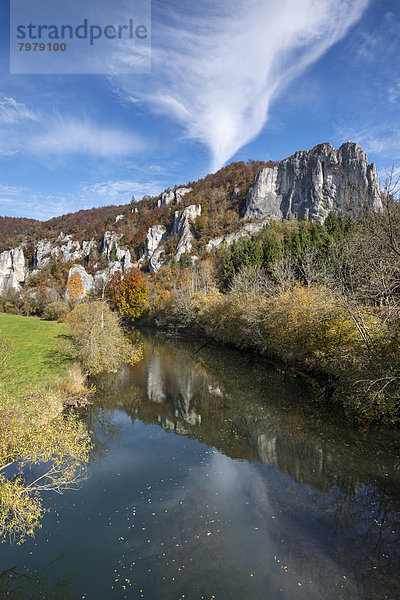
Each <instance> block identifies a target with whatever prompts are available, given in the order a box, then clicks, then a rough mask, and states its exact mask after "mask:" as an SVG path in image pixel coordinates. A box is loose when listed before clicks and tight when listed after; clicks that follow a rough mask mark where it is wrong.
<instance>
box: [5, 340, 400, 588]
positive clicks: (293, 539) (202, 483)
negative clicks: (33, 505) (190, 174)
mask: <svg viewBox="0 0 400 600" xmlns="http://www.w3.org/2000/svg"><path fill="white" fill-rule="evenodd" d="M96 385H97V393H96V396H95V398H94V403H93V405H92V406H90V407H89V408H88V409H85V410H84V411H82V419H85V421H86V422H87V423H88V425H89V427H90V428H91V430H92V431H93V439H94V449H93V452H92V458H91V461H90V463H89V465H88V478H87V480H86V482H85V484H84V485H83V487H82V488H81V489H80V490H78V491H70V492H65V493H64V495H62V496H58V495H56V494H54V495H50V496H47V497H45V499H44V504H45V506H46V507H47V508H48V509H49V511H48V512H47V513H46V515H45V517H44V519H43V526H42V528H41V529H40V530H39V531H38V532H37V534H36V536H35V538H34V539H33V540H28V541H27V542H26V543H25V544H23V545H22V546H10V545H9V544H8V543H4V544H2V545H1V546H0V598H1V600H3V599H10V598H11V599H13V600H14V599H15V600H33V599H35V600H36V599H45V600H69V599H73V600H78V599H86V600H113V599H115V600H122V599H124V598H129V599H136V598H137V599H140V598H145V599H154V600H164V599H165V600H172V599H174V600H175V599H176V600H179V599H185V600H195V599H196V600H197V599H198V600H201V599H206V600H211V599H217V600H228V599H229V600H236V599H240V600H275V599H282V600H301V599H304V600H305V599H307V600H314V599H315V600H317V599H318V600H320V599H321V600H347V599H349V600H350V599H351V600H384V599H390V600H398V598H400V530H399V513H400V458H399V448H400V434H399V432H396V431H391V430H369V431H359V430H356V429H354V428H351V427H349V426H345V425H341V424H339V423H338V419H337V418H336V419H335V420H333V418H332V417H331V416H330V415H329V411H328V407H326V406H325V407H323V410H321V406H320V405H321V401H320V399H319V398H317V391H316V390H315V389H314V388H313V386H312V384H311V382H309V381H307V380H305V379H302V378H300V377H293V376H292V375H290V374H288V373H285V372H284V371H282V370H279V369H277V368H276V367H274V366H273V365H271V364H269V363H268V362H267V361H264V360H262V359H260V358H257V357H256V356H254V355H252V354H250V353H249V354H248V353H241V352H238V351H235V350H229V349H221V348H214V347H208V346H202V345H201V344H200V343H199V344H195V343H187V342H182V341H166V340H165V339H162V338H157V337H153V336H148V335H147V336H145V348H144V360H143V361H142V362H141V363H140V364H137V365H135V366H134V367H129V368H128V367H126V368H123V369H122V370H121V371H120V372H118V373H117V374H114V375H108V376H104V377H101V378H99V380H98V381H97V382H96Z"/></svg>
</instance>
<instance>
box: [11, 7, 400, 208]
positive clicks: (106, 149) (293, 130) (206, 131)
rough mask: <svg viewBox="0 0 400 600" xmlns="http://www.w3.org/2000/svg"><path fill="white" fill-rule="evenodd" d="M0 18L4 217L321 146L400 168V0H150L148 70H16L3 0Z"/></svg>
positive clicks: (96, 201)
mask: <svg viewBox="0 0 400 600" xmlns="http://www.w3.org/2000/svg"><path fill="white" fill-rule="evenodd" d="M71 1H72V0H71ZM130 1H131V0H125V5H126V8H127V10H128V11H129V2H130ZM11 2H13V0H11ZM94 2H95V0H90V2H88V0H82V1H81V2H80V4H81V5H85V3H86V4H87V5H90V6H91V5H92V4H93V3H94ZM0 23H1V28H2V32H1V33H2V35H1V37H0V40H1V41H0V48H1V52H0V73H1V84H0V215H8V216H25V217H33V218H38V219H46V218H50V217H52V216H55V215H60V214H64V213H66V212H71V211H75V210H79V209H81V208H89V207H93V206H101V205H106V204H120V203H127V202H129V201H130V198H131V196H132V194H134V195H135V197H136V198H137V199H140V198H141V197H142V196H143V195H145V194H157V193H159V192H160V191H162V190H163V189H164V188H166V187H168V186H171V187H173V186H174V185H175V184H184V183H186V182H187V181H189V180H195V179H198V178H199V177H202V176H204V175H205V174H206V173H209V172H211V171H214V170H216V169H217V168H219V167H221V166H222V165H223V164H225V163H226V162H230V161H231V160H247V159H249V158H254V159H263V160H269V159H273V160H279V159H282V158H285V157H286V156H289V155H290V154H293V153H294V152H295V151H297V150H302V149H308V148H311V147H313V146H315V145H316V144H319V143H321V142H326V141H328V142H331V143H332V144H333V145H334V146H335V147H339V146H340V145H341V144H342V143H343V142H345V141H355V142H357V143H358V144H359V145H360V146H361V147H362V148H364V149H365V151H366V152H367V154H368V159H369V161H370V162H375V164H376V165H377V168H378V171H379V172H380V173H382V174H383V173H384V171H385V170H386V169H388V168H390V167H391V165H392V163H394V164H395V166H396V167H397V168H399V167H400V119H399V117H400V115H399V101H400V68H399V64H400V60H399V57H400V2H399V1H398V0H370V1H368V0H280V1H279V2H276V0H235V2H233V1H232V0H220V2H219V3H218V6H217V7H216V5H215V3H213V2H211V1H210V0H202V1H201V2H198V0H196V1H195V0H187V1H185V0H153V2H152V72H151V74H144V75H134V74H133V75H105V76H103V75H10V63H9V5H8V3H7V2H4V1H2V4H1V19H0ZM127 52H128V50H127Z"/></svg>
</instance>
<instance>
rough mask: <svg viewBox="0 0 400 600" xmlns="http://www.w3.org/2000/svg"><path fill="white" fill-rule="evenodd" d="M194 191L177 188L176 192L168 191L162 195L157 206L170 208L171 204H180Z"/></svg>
mask: <svg viewBox="0 0 400 600" xmlns="http://www.w3.org/2000/svg"><path fill="white" fill-rule="evenodd" d="M191 191H192V188H177V189H176V190H175V192H173V191H172V190H168V191H166V192H163V193H162V194H161V197H160V198H159V200H158V201H157V206H158V208H160V207H161V206H169V205H170V204H178V203H179V202H180V201H181V200H182V198H183V197H184V196H185V195H186V194H188V193H189V192H191Z"/></svg>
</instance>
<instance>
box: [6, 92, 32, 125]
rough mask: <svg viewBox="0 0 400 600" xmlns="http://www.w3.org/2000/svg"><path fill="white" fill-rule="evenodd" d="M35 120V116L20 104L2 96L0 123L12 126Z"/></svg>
mask: <svg viewBox="0 0 400 600" xmlns="http://www.w3.org/2000/svg"><path fill="white" fill-rule="evenodd" d="M36 120H37V116H36V114H35V113H34V112H33V111H32V110H30V109H29V108H28V107H27V106H26V105H25V104H23V103H22V102H17V100H15V99H14V98H9V97H8V96H4V97H3V98H2V99H1V100H0V123H3V124H13V123H20V122H22V121H36Z"/></svg>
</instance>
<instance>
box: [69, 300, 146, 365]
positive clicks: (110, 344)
mask: <svg viewBox="0 0 400 600" xmlns="http://www.w3.org/2000/svg"><path fill="white" fill-rule="evenodd" d="M66 322H67V324H68V325H69V328H70V332H71V336H72V338H73V340H74V344H75V347H76V349H77V353H78V360H79V362H80V363H81V365H82V368H83V369H84V370H85V371H86V372H87V373H89V374H90V375H96V374H98V373H101V372H103V371H116V370H117V369H118V368H119V367H120V366H121V365H122V364H124V363H130V364H134V363H135V362H137V361H138V360H139V359H140V358H141V354H142V347H141V345H137V346H133V345H132V344H131V343H130V341H129V340H128V339H127V338H126V337H125V335H124V333H123V331H122V329H121V327H120V324H119V319H118V315H117V314H116V313H114V312H112V311H111V310H110V308H109V307H108V305H107V303H106V302H101V301H97V302H89V303H82V304H77V305H76V306H75V308H74V309H73V311H72V312H71V313H70V314H69V315H68V316H67V319H66Z"/></svg>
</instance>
